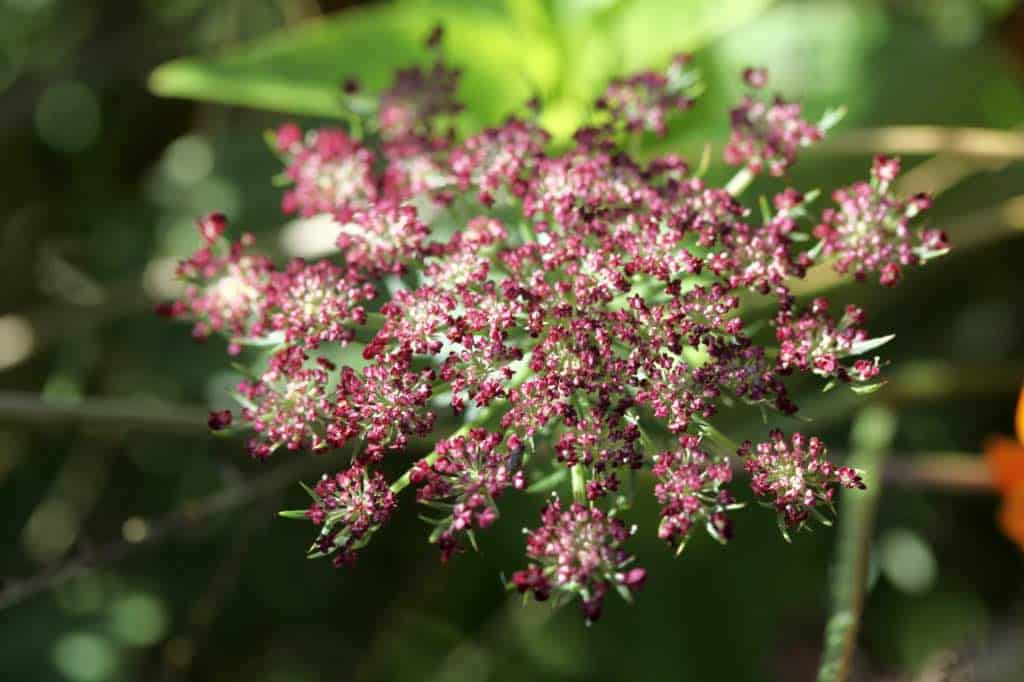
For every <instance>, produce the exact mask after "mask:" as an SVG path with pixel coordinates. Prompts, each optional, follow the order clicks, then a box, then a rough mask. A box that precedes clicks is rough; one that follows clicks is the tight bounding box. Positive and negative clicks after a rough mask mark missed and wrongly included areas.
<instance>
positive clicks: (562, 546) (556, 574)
mask: <svg viewBox="0 0 1024 682" xmlns="http://www.w3.org/2000/svg"><path fill="white" fill-rule="evenodd" d="M633 533H634V530H633V529H630V528H627V527H626V525H625V524H624V523H623V522H622V521H620V520H619V519H616V518H612V517H611V516H609V515H608V514H606V513H605V512H603V511H602V510H600V509H598V508H596V507H587V506H585V505H582V504H575V503H574V504H572V505H570V506H569V508H568V509H562V504H561V503H560V502H559V501H558V500H557V499H555V500H552V501H551V502H550V503H549V504H548V505H547V506H546V507H545V508H544V510H543V511H542V512H541V525H540V526H539V527H538V528H536V529H534V530H532V531H530V532H529V534H528V535H527V537H526V556H527V558H529V559H531V560H532V563H530V564H529V566H527V568H526V569H525V570H521V571H516V573H514V574H513V575H512V586H513V587H515V589H516V590H518V591H519V592H520V593H527V592H532V593H533V595H534V597H535V598H536V599H537V600H538V601H544V600H546V599H548V598H549V597H551V596H554V597H555V598H556V599H558V600H566V599H572V598H579V600H580V604H581V606H582V608H583V616H584V618H585V619H586V620H587V622H592V621H595V620H597V619H598V618H599V617H600V616H601V607H602V604H603V602H604V598H605V595H606V594H607V593H608V591H609V590H611V589H613V588H614V589H616V590H618V591H619V592H620V594H623V596H624V597H627V598H628V597H629V595H631V594H632V593H635V592H637V591H639V590H640V588H641V587H642V586H643V584H644V581H645V579H646V577H647V572H646V571H645V570H644V569H643V568H636V567H634V568H630V564H632V563H633V560H634V558H633V556H632V555H631V554H629V553H628V552H627V551H626V550H625V549H624V547H623V545H624V544H625V543H626V540H628V539H629V537H630V536H631V535H633Z"/></svg>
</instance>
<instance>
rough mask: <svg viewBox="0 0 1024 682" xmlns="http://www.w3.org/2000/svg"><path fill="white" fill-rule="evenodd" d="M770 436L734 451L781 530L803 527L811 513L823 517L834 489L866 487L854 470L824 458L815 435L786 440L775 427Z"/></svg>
mask: <svg viewBox="0 0 1024 682" xmlns="http://www.w3.org/2000/svg"><path fill="white" fill-rule="evenodd" d="M769 438H770V440H768V441H767V442H764V443H759V444H758V445H757V446H756V447H753V448H752V447H751V445H750V443H744V444H743V445H742V446H741V447H740V449H739V451H738V453H737V454H739V456H740V457H742V458H743V459H744V462H743V464H744V468H745V469H746V470H747V471H748V472H749V473H750V487H751V489H752V490H753V491H754V494H755V495H757V496H758V497H765V498H769V500H768V501H769V503H770V504H772V506H774V507H775V510H776V511H777V512H778V515H779V526H780V528H782V529H783V533H785V529H786V528H796V529H798V530H799V529H801V528H803V527H804V526H805V525H806V523H807V521H808V519H810V517H811V516H812V515H813V516H815V517H817V518H819V519H823V518H824V517H823V516H822V514H821V511H820V509H819V507H821V506H825V507H827V508H829V509H831V508H832V498H833V497H834V495H835V490H836V488H838V487H842V488H860V489H861V490H863V489H864V488H865V485H864V481H863V480H862V479H861V476H860V474H859V473H857V471H856V470H855V469H852V468H850V467H845V466H835V465H834V464H832V463H831V462H829V461H828V460H827V459H825V445H824V443H822V442H821V441H820V440H819V439H818V438H815V437H811V438H807V437H806V436H804V435H803V434H802V433H794V434H793V436H792V437H791V438H790V439H789V440H788V441H787V439H786V437H785V436H784V435H783V433H782V431H779V430H777V429H776V430H772V431H771V433H770V434H769Z"/></svg>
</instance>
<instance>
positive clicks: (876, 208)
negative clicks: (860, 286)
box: [814, 156, 949, 286]
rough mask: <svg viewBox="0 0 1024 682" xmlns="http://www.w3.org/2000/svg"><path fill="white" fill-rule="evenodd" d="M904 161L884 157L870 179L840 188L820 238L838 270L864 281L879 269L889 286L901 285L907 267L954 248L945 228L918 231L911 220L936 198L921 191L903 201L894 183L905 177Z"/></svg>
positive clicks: (816, 231)
mask: <svg viewBox="0 0 1024 682" xmlns="http://www.w3.org/2000/svg"><path fill="white" fill-rule="evenodd" d="M899 172H900V162H899V159H895V158H889V157H885V156H879V157H877V158H876V159H875V163H874V165H873V166H872V168H871V180H870V182H858V183H855V184H853V185H852V186H850V187H847V188H845V189H840V190H836V191H835V192H834V193H833V195H832V198H833V199H834V200H835V202H836V205H837V206H838V208H837V209H828V210H826V211H825V212H824V213H823V214H822V216H821V223H819V224H818V226H817V227H815V228H814V236H816V237H817V238H819V239H820V240H821V243H822V252H823V253H824V255H826V256H831V255H835V256H836V260H835V269H836V270H837V271H838V272H841V273H845V272H852V273H853V276H854V277H856V278H857V279H858V280H863V279H865V278H866V277H867V275H868V273H871V272H877V273H878V281H879V283H880V284H882V285H883V286H895V285H896V284H898V283H899V281H900V276H901V273H902V268H903V267H905V266H907V265H917V264H919V263H922V262H925V261H928V260H930V259H932V258H935V257H936V256H940V255H942V254H944V253H946V251H947V250H948V249H949V245H948V243H947V241H948V240H947V238H946V235H945V233H943V232H942V231H941V230H914V229H912V227H911V220H912V219H914V218H916V217H917V216H918V215H919V214H921V213H922V212H923V211H926V210H928V209H929V208H930V207H931V203H932V202H931V198H930V197H928V196H927V195H925V194H917V195H915V196H913V197H910V198H909V199H899V198H897V197H896V196H894V195H893V193H892V185H893V182H894V181H895V180H896V178H897V177H898V176H899Z"/></svg>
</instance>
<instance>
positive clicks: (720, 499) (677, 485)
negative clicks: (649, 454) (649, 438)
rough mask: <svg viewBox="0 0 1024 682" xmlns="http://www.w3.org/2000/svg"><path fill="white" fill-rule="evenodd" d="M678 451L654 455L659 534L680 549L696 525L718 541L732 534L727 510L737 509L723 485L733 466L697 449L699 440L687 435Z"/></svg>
mask: <svg viewBox="0 0 1024 682" xmlns="http://www.w3.org/2000/svg"><path fill="white" fill-rule="evenodd" d="M686 441H687V442H686V445H685V446H684V447H681V448H680V449H678V450H671V451H665V452H661V453H659V454H657V455H655V458H654V468H653V473H654V478H655V479H656V480H657V483H655V485H654V497H655V498H656V499H657V500H658V504H660V505H661V523H660V524H659V525H658V537H659V538H661V539H662V540H665V541H666V542H668V543H669V544H670V545H672V546H673V547H674V548H675V549H676V551H677V552H681V551H682V550H683V547H684V546H685V545H686V541H687V540H688V539H689V538H690V536H691V534H692V532H693V530H694V529H695V528H700V527H704V528H705V529H707V531H708V533H709V534H710V535H711V536H712V537H713V538H715V539H716V540H718V541H719V542H723V543H724V542H727V541H728V540H730V539H731V538H732V536H733V529H732V521H731V520H730V519H729V517H728V515H727V513H726V512H728V511H730V510H732V509H738V508H739V507H740V506H741V505H737V503H736V501H735V500H734V499H733V498H732V495H731V494H730V493H729V491H728V490H726V489H725V488H723V486H724V485H726V484H728V483H729V482H730V481H732V468H731V467H730V466H729V462H728V461H727V460H725V459H715V458H713V457H712V456H711V455H709V454H708V453H707V452H705V451H704V450H701V449H700V448H699V446H700V439H699V438H698V437H696V436H687V438H686Z"/></svg>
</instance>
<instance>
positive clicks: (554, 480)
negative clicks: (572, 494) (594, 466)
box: [526, 467, 569, 494]
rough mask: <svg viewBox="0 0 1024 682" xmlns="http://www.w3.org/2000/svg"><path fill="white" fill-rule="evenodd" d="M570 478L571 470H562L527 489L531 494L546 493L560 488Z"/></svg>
mask: <svg viewBox="0 0 1024 682" xmlns="http://www.w3.org/2000/svg"><path fill="white" fill-rule="evenodd" d="M567 478H569V470H568V469H566V468H564V467H563V468H560V469H558V471H555V472H554V473H552V474H549V475H547V476H545V477H544V478H542V479H540V480H539V481H537V482H536V483H534V484H532V485H531V486H530V487H528V488H527V489H526V492H527V493H529V494H537V493H546V492H550V491H552V490H554V489H555V488H557V487H558V486H560V485H561V484H562V483H563V482H564V481H565V479H567Z"/></svg>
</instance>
